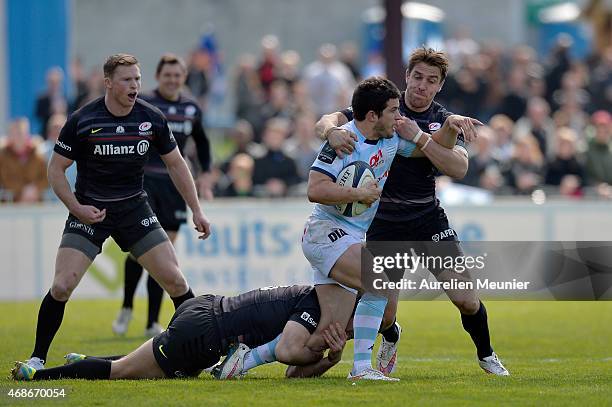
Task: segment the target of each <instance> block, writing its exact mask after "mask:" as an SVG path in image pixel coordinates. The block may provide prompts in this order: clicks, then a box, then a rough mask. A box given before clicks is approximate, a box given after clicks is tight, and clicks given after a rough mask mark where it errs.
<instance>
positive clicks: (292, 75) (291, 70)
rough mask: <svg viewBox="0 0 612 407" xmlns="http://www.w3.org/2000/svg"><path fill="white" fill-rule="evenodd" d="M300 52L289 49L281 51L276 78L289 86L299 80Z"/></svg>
mask: <svg viewBox="0 0 612 407" xmlns="http://www.w3.org/2000/svg"><path fill="white" fill-rule="evenodd" d="M300 60H301V58H300V54H298V53H297V52H296V51H293V50H289V51H285V52H283V53H282V55H281V57H280V64H279V67H278V79H282V80H283V81H285V82H286V83H287V86H289V88H292V86H293V84H294V83H296V82H297V81H299V80H300Z"/></svg>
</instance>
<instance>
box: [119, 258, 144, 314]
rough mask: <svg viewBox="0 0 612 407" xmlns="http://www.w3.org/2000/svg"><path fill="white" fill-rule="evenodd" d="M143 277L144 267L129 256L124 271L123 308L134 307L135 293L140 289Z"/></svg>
mask: <svg viewBox="0 0 612 407" xmlns="http://www.w3.org/2000/svg"><path fill="white" fill-rule="evenodd" d="M141 275H142V266H141V265H140V264H138V262H137V261H136V260H134V259H133V258H132V256H127V258H126V259H125V270H124V283H125V284H124V285H123V308H133V307H134V293H135V292H136V288H137V287H138V281H140V276H141Z"/></svg>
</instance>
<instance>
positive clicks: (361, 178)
mask: <svg viewBox="0 0 612 407" xmlns="http://www.w3.org/2000/svg"><path fill="white" fill-rule="evenodd" d="M374 180H375V178H374V171H372V168H371V167H370V166H369V165H368V164H367V163H366V162H364V161H353V162H352V163H350V164H348V165H347V166H346V167H344V168H343V169H342V171H340V174H338V177H337V178H336V184H337V185H339V186H341V187H351V188H360V187H362V186H364V185H365V184H367V183H368V182H371V181H374ZM336 209H337V210H338V212H340V214H341V215H343V216H358V215H361V214H362V213H364V212H365V211H366V210H367V209H368V205H366V204H362V203H361V202H352V203H348V204H341V205H336Z"/></svg>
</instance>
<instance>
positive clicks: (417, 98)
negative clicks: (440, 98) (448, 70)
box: [406, 62, 444, 112]
mask: <svg viewBox="0 0 612 407" xmlns="http://www.w3.org/2000/svg"><path fill="white" fill-rule="evenodd" d="M443 84H444V82H442V73H441V72H440V68H438V67H435V66H432V65H427V64H426V63H424V62H419V63H418V64H416V65H415V66H414V68H412V71H410V72H406V105H407V106H408V107H409V108H410V109H411V110H414V111H415V112H422V111H425V110H427V109H428V108H429V105H430V104H431V102H432V101H433V99H434V96H436V93H438V92H439V91H440V89H442V85H443Z"/></svg>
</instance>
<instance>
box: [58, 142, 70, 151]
mask: <svg viewBox="0 0 612 407" xmlns="http://www.w3.org/2000/svg"><path fill="white" fill-rule="evenodd" d="M55 144H57V145H58V146H60V147H61V148H63V149H64V150H66V151H72V147H70V146H69V145H66V144H64V143H62V142H61V141H59V140H57V141H56V142H55Z"/></svg>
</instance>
